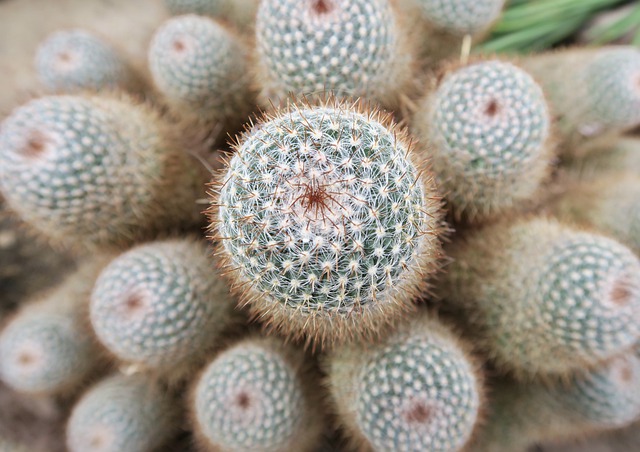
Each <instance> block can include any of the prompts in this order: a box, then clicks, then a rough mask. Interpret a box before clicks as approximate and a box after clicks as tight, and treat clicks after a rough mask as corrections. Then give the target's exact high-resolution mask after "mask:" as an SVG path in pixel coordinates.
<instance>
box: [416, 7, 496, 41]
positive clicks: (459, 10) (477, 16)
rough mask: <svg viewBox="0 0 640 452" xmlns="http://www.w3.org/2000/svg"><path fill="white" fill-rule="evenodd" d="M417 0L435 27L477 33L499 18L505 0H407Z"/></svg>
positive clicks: (454, 31)
mask: <svg viewBox="0 0 640 452" xmlns="http://www.w3.org/2000/svg"><path fill="white" fill-rule="evenodd" d="M407 1H415V2H416V3H417V4H418V6H419V7H420V11H421V12H422V15H423V17H424V18H425V19H427V20H428V21H429V22H430V23H431V24H432V25H434V26H435V27H437V28H439V29H442V30H446V31H448V32H450V33H454V34H458V35H463V34H477V33H479V32H482V31H484V30H486V29H487V28H489V26H490V25H491V24H492V23H493V22H494V21H495V20H496V19H497V18H498V16H499V15H500V12H501V11H502V7H503V6H504V2H505V0H407Z"/></svg>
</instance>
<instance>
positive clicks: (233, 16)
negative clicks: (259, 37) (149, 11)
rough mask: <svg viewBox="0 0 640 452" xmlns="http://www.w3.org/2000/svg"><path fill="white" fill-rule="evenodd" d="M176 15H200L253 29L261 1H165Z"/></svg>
mask: <svg viewBox="0 0 640 452" xmlns="http://www.w3.org/2000/svg"><path fill="white" fill-rule="evenodd" d="M164 3H165V5H166V6H167V8H168V9H169V11H170V12H171V13H172V14H174V15H180V14H199V15H204V16H214V17H216V18H220V19H224V20H228V21H230V22H231V23H233V24H234V25H236V26H237V27H240V28H248V27H251V26H252V25H253V24H254V22H255V18H256V12H257V10H258V4H259V3H260V0H164Z"/></svg>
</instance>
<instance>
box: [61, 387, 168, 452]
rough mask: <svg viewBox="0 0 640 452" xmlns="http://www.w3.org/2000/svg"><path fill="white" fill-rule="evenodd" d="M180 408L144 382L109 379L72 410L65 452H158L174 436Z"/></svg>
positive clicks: (162, 393) (87, 394)
mask: <svg viewBox="0 0 640 452" xmlns="http://www.w3.org/2000/svg"><path fill="white" fill-rule="evenodd" d="M178 406H179V405H178V404H177V403H176V401H175V400H173V399H172V397H171V396H170V395H169V394H168V393H167V392H166V390H164V389H163V388H160V387H158V386H155V385H154V384H152V383H150V382H149V379H148V377H145V376H143V375H134V376H128V377H127V376H122V375H116V376H112V377H109V378H107V379H105V380H103V381H101V382H100V383H98V384H97V385H95V386H94V387H93V388H91V389H90V390H89V391H88V392H87V393H86V394H85V395H84V396H83V397H82V398H81V399H80V401H79V402H78V403H77V404H76V406H75V407H74V408H73V411H72V413H71V417H70V418H69V421H68V424H67V447H68V448H69V450H70V452H87V451H91V452H122V451H127V452H148V451H151V450H156V449H157V448H160V447H161V446H163V445H166V443H167V442H168V441H169V440H171V439H172V437H173V436H174V435H175V433H177V426H178V423H177V422H176V417H177V416H178V409H177V407H178ZM163 450H167V449H163Z"/></svg>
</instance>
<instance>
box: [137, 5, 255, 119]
mask: <svg viewBox="0 0 640 452" xmlns="http://www.w3.org/2000/svg"><path fill="white" fill-rule="evenodd" d="M149 66H150V68H151V73H152V74H153V80H154V82H155V84H156V86H157V87H158V89H159V90H160V92H161V93H162V94H163V95H164V97H165V98H166V100H167V102H168V103H169V104H170V105H171V106H172V107H173V108H174V109H175V110H176V111H177V112H179V113H181V114H183V115H196V116H197V117H198V118H199V119H200V120H205V121H221V122H224V121H227V122H228V121H235V122H239V120H240V119H241V118H242V119H244V117H246V116H247V114H248V113H249V109H250V107H249V98H250V95H249V94H247V91H248V89H249V88H248V84H249V80H248V77H247V67H246V66H247V64H246V51H245V49H244V48H243V46H242V45H241V43H240V42H239V41H238V40H237V39H236V38H235V37H234V36H233V35H232V34H231V33H230V32H229V31H227V30H226V29H225V28H224V27H222V26H221V25H219V24H218V23H216V22H215V21H213V20H211V19H209V18H206V17H200V16H195V15H188V16H181V17H176V18H173V19H170V20H169V21H167V22H166V23H165V24H164V25H163V26H162V27H160V28H159V29H158V31H157V32H156V34H155V36H154V38H153V41H152V42H151V47H150V48H149Z"/></svg>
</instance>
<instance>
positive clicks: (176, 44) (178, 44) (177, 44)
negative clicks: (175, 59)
mask: <svg viewBox="0 0 640 452" xmlns="http://www.w3.org/2000/svg"><path fill="white" fill-rule="evenodd" d="M185 49H186V46H185V45H184V42H183V41H182V40H181V39H176V40H175V41H173V50H175V51H176V53H181V52H184V50H185Z"/></svg>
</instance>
